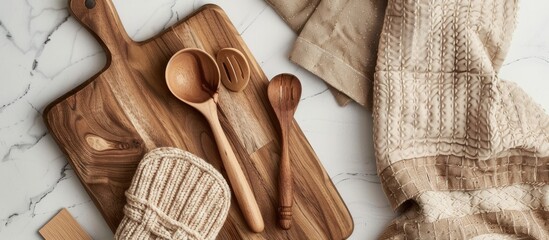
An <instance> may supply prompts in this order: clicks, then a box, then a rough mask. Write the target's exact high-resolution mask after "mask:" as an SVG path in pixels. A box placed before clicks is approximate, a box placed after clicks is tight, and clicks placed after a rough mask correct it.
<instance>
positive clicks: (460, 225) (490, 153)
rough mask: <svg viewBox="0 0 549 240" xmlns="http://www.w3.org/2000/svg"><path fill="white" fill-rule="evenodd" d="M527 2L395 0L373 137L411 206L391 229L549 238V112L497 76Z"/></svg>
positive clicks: (390, 184)
mask: <svg viewBox="0 0 549 240" xmlns="http://www.w3.org/2000/svg"><path fill="white" fill-rule="evenodd" d="M526 2H527V1H525V3H526ZM517 5H518V1H513V0H508V1H501V0H484V1H462V0H440V1H439V0H436V1H433V0H416V1H402V0H389V3H388V6H387V12H386V15H385V21H384V26H383V30H382V34H381V38H380V45H379V53H378V59H377V66H376V73H375V81H374V106H373V118H374V142H375V151H376V158H377V166H378V174H379V176H380V179H381V181H382V186H383V189H384V191H385V193H386V195H387V197H388V198H389V201H390V203H391V205H392V207H393V208H395V209H396V208H399V207H400V209H402V210H403V212H404V214H402V215H401V216H400V217H398V218H397V219H395V220H394V221H393V222H392V223H391V225H390V226H389V227H388V228H387V229H386V231H385V232H384V233H383V235H382V237H381V238H383V239H387V238H392V239H436V238H438V239H471V238H475V239H483V238H484V239H501V238H507V237H513V239H514V238H521V239H525V238H528V239H531V238H533V239H549V185H548V183H549V116H548V115H547V114H545V113H544V111H543V109H542V108H541V107H540V106H538V105H537V104H536V103H534V102H533V101H532V99H531V98H530V97H528V95H527V94H526V93H525V92H524V91H523V90H521V89H520V88H519V87H518V86H517V85H515V84H514V83H512V82H508V81H504V80H501V79H499V78H498V71H499V69H500V67H501V65H502V63H503V61H504V58H505V55H506V52H507V49H508V46H509V43H510V40H511V34H512V32H513V30H514V27H515V16H516V12H517Z"/></svg>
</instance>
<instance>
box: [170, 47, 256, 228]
mask: <svg viewBox="0 0 549 240" xmlns="http://www.w3.org/2000/svg"><path fill="white" fill-rule="evenodd" d="M166 83H167V84H168V88H169V89H170V91H171V92H172V93H173V95H175V96H176V97H177V98H178V99H179V100H181V101H183V102H185V103H186V104H189V105H190V106H192V107H194V108H196V109H197V110H198V111H200V112H201V113H202V114H203V115H204V117H206V119H207V120H208V123H209V124H210V126H211V128H212V131H213V134H214V136H215V140H216V142H217V147H218V149H219V153H220V155H221V159H222V161H223V166H224V167H225V170H226V171H227V176H228V177H229V182H230V183H231V187H232V189H233V191H234V194H235V196H236V200H237V201H238V205H239V206H240V210H241V211H242V214H243V215H244V219H246V222H247V223H248V226H250V229H251V230H252V231H254V232H257V233H258V232H262V231H263V228H264V223H263V217H262V216H261V212H260V211H259V207H258V205H257V202H256V200H255V197H254V194H253V192H252V189H251V188H250V185H249V184H248V181H247V180H246V176H245V175H244V172H243V171H242V168H241V167H240V164H239V163H238V160H237V159H236V156H235V154H234V152H233V149H232V147H231V145H230V144H229V141H228V140H227V136H225V133H224V132H223V129H222V128H221V124H220V122H219V118H218V116H217V102H218V99H219V98H218V88H219V68H218V67H217V64H216V63H215V60H214V59H213V58H212V57H211V56H210V55H209V54H208V53H206V52H204V51H202V50H200V49H196V48H186V49H183V50H181V51H179V52H177V53H176V54H174V55H173V56H172V58H171V59H170V61H169V62H168V66H167V67H166Z"/></svg>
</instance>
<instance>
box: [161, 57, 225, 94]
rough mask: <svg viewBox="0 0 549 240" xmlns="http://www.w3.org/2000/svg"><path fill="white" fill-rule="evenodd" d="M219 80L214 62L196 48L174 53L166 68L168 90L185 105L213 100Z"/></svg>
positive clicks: (217, 69)
mask: <svg viewBox="0 0 549 240" xmlns="http://www.w3.org/2000/svg"><path fill="white" fill-rule="evenodd" d="M219 79H220V74H219V68H218V66H217V64H216V62H215V60H214V59H213V58H212V57H211V56H210V55H209V54H208V53H206V52H204V51H202V50H200V49H196V48H186V49H183V50H181V51H179V52H177V53H175V54H174V55H173V57H172V58H171V59H170V61H169V62H168V66H167V67H166V83H167V84H168V88H169V89H170V91H171V92H172V93H173V95H175V96H176V97H177V98H178V99H179V100H181V101H183V102H186V103H203V102H206V101H208V100H209V99H211V98H213V97H214V95H215V94H216V93H217V90H218V88H219Z"/></svg>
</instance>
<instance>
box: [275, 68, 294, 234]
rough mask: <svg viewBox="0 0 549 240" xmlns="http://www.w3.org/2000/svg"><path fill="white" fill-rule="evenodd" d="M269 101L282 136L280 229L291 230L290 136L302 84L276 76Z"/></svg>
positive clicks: (291, 181) (279, 183)
mask: <svg viewBox="0 0 549 240" xmlns="http://www.w3.org/2000/svg"><path fill="white" fill-rule="evenodd" d="M267 93H268V95H269V101H270V102H271V106H273V109H274V111H275V113H276V117H277V118H278V122H279V123H280V130H281V136H282V154H281V155H282V156H281V158H280V173H279V179H278V180H279V182H278V193H279V208H278V212H279V217H280V227H282V228H283V229H290V226H291V224H292V205H293V201H294V197H293V195H294V193H293V179H292V169H291V168H290V157H289V154H288V137H289V136H288V134H289V131H290V127H291V124H292V122H293V119H294V113H295V110H296V108H297V104H298V103H299V99H300V98H301V83H300V82H299V79H297V77H296V76H294V75H291V74H286V73H283V74H279V75H276V76H275V77H274V78H273V79H272V80H271V82H269V87H268V89H267Z"/></svg>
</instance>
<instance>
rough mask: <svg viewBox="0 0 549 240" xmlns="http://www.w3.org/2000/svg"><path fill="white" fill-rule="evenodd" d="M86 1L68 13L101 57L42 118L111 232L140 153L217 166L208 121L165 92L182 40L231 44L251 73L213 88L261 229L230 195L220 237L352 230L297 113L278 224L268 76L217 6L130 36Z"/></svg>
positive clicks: (108, 11)
mask: <svg viewBox="0 0 549 240" xmlns="http://www.w3.org/2000/svg"><path fill="white" fill-rule="evenodd" d="M85 2H87V1H81V0H79V1H76V0H72V1H71V2H70V11H71V14H72V15H73V16H74V17H75V18H76V19H77V20H78V21H79V22H80V23H81V24H82V25H84V26H85V27H86V29H88V30H89V31H90V32H91V33H92V34H93V35H94V36H95V37H96V38H97V40H98V41H99V42H100V43H101V44H102V46H103V47H104V49H105V51H106V53H107V54H106V55H107V64H106V66H105V68H104V69H103V70H102V71H101V72H100V73H98V74H97V75H95V76H93V77H92V78H90V79H89V80H88V81H86V82H85V83H83V84H82V85H81V86H79V87H77V88H76V89H74V90H72V91H71V92H69V93H67V94H65V95H64V96H62V97H61V98H59V99H57V100H56V101H55V102H53V103H51V104H50V105H49V106H48V107H47V109H46V110H45V112H44V118H45V122H46V125H47V126H48V128H49V130H50V132H51V134H52V136H53V138H54V139H55V140H56V142H57V143H58V144H59V146H60V148H61V149H62V150H63V151H64V152H65V154H66V155H67V157H68V159H69V162H70V163H71V165H72V167H73V168H74V170H75V172H76V174H77V175H78V177H79V178H80V180H81V181H82V184H83V185H84V187H85V189H86V190H87V192H88V193H89V194H90V196H91V198H92V199H93V201H94V203H95V204H96V206H97V207H98V208H99V210H100V211H101V213H102V215H103V217H104V218H105V220H106V221H107V224H108V225H109V226H110V228H111V229H112V230H113V231H115V230H116V228H117V226H118V224H119V223H120V221H121V220H122V217H123V213H122V209H123V206H124V204H125V197H124V191H125V190H126V189H127V188H128V187H129V184H130V182H131V179H132V177H133V174H134V172H135V169H136V167H137V164H138V163H139V161H140V160H141V158H142V157H143V155H144V154H145V153H146V152H148V151H150V150H152V149H154V148H157V147H163V146H171V147H178V148H182V149H185V150H187V151H189V152H191V153H193V154H196V155H197V156H199V157H201V158H203V159H205V160H206V161H208V162H209V163H211V164H212V165H213V166H214V167H216V168H217V169H218V170H220V171H221V172H222V173H223V174H224V170H223V166H222V164H221V160H220V156H219V153H218V151H217V147H216V145H215V141H214V139H213V135H212V132H211V130H210V127H209V125H208V123H207V122H206V120H205V119H204V117H203V116H202V115H201V114H200V113H199V112H197V111H195V110H194V109H192V108H191V107H189V106H187V105H186V104H184V103H182V102H181V101H179V100H177V99H176V98H175V97H174V96H172V94H171V93H170V92H169V91H168V88H167V86H166V83H165V79H164V72H165V67H166V64H167V62H168V60H169V59H170V57H171V56H172V55H173V54H174V53H175V52H177V51H178V50H180V49H183V48H186V47H195V48H201V49H204V50H205V51H206V52H208V53H210V54H211V55H212V56H215V53H217V51H219V50H220V49H222V48H227V47H232V48H236V49H238V50H240V51H241V52H242V53H243V54H244V56H245V57H246V58H247V60H248V62H249V64H250V68H251V79H250V82H249V84H248V87H247V88H246V89H244V90H243V91H242V92H239V93H234V92H230V91H228V90H227V89H225V88H224V87H221V88H220V93H219V98H220V106H219V108H218V111H219V117H220V120H221V125H222V126H223V129H224V130H225V132H226V133H227V136H228V139H229V141H230V142H231V144H232V145H233V148H234V149H235V153H236V155H237V158H238V159H239V161H240V163H241V165H242V166H243V170H244V173H245V174H246V177H247V178H248V180H249V182H250V184H251V187H252V190H253V192H254V194H255V197H256V199H257V201H258V204H259V207H260V210H261V213H262V215H263V218H264V220H265V231H264V232H262V233H259V234H255V233H252V232H251V231H250V230H249V228H248V227H247V225H246V223H245V222H244V219H243V217H242V214H241V213H240V209H239V208H238V204H236V202H235V199H234V197H233V200H232V201H233V202H232V203H231V210H230V212H229V216H228V217H227V221H226V222H225V225H224V227H223V229H222V230H221V232H220V234H219V238H220V239H343V238H346V237H348V236H349V235H350V234H351V232H352V230H353V222H352V219H351V216H350V214H349V211H348V210H347V207H346V206H345V204H344V203H343V201H342V200H341V197H340V196H339V194H338V192H337V191H336V189H335V187H334V185H333V183H332V182H331V180H330V178H329V176H328V175H327V173H326V171H325V170H324V168H323V167H322V165H321V164H320V162H319V160H318V159H317V156H316V155H315V153H314V152H313V150H312V148H311V146H310V144H309V143H308V142H307V140H306V139H305V136H304V135H303V133H302V132H301V130H300V129H299V127H298V125H297V124H296V123H295V121H294V123H293V127H292V131H291V132H292V134H291V135H290V145H291V147H290V158H291V164H292V169H294V170H295V172H296V174H294V183H295V195H294V196H295V204H294V208H293V209H294V210H293V214H294V216H293V218H294V222H293V226H292V228H291V229H290V230H287V231H284V230H282V229H281V228H279V227H278V224H277V219H276V218H277V217H276V216H277V214H276V208H277V205H278V203H277V201H278V200H277V199H278V190H277V189H278V188H277V185H278V183H277V177H278V162H279V153H280V140H279V139H280V138H279V135H278V133H277V127H276V125H275V123H276V118H275V117H274V113H273V110H272V109H271V107H270V105H269V102H268V99H267V84H268V79H267V77H266V76H265V74H264V73H263V71H262V70H261V68H260V67H259V65H258V64H257V62H256V61H255V59H254V58H253V56H252V54H251V53H250V51H249V49H248V48H247V47H246V45H245V44H244V41H243V40H242V38H241V37H240V36H239V34H238V32H237V31H236V29H235V28H234V26H233V25H232V24H231V23H230V21H229V19H228V17H227V16H226V14H225V13H224V12H223V10H222V9H220V8H219V7H217V6H215V5H206V6H204V7H202V8H201V9H199V10H198V11H197V12H196V13H194V14H192V15H191V16H189V17H188V18H187V19H185V20H182V21H180V22H179V23H177V24H175V25H174V26H173V27H171V28H169V29H167V30H166V31H164V32H162V33H160V34H159V35H157V36H156V37H153V38H152V39H150V40H148V41H145V42H140V43H136V42H133V41H132V40H131V39H130V38H129V37H128V36H127V34H126V33H125V31H124V28H123V26H122V25H121V23H120V20H119V19H118V15H117V13H116V10H115V8H114V6H113V4H112V2H111V1H110V0H103V1H95V3H96V4H95V7H94V8H92V9H88V8H86V6H85V5H84V3H85ZM235 4H236V3H235ZM266 47H268V46H266Z"/></svg>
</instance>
